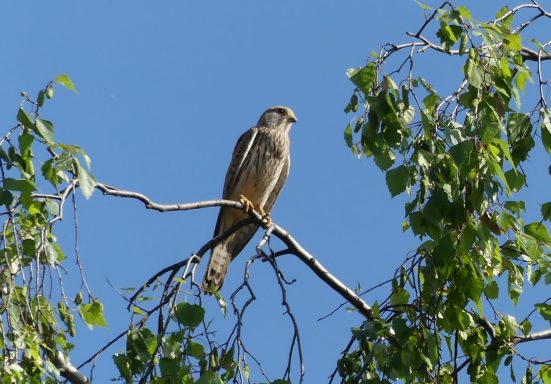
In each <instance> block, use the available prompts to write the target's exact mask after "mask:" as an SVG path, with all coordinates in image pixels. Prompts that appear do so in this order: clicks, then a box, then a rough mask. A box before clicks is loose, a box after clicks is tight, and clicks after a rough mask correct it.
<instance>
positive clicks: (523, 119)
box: [507, 113, 532, 144]
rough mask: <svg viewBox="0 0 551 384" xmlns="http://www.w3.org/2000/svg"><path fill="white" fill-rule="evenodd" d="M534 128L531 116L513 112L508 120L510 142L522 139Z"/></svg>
mask: <svg viewBox="0 0 551 384" xmlns="http://www.w3.org/2000/svg"><path fill="white" fill-rule="evenodd" d="M531 129H532V124H531V123H530V116H529V115H528V114H526V113H511V114H509V118H508V120H507V133H508V135H509V143H511V144H513V143H514V142H516V141H518V140H521V139H522V138H523V137H524V136H526V134H529V133H530V131H531Z"/></svg>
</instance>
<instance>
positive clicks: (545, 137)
mask: <svg viewBox="0 0 551 384" xmlns="http://www.w3.org/2000/svg"><path fill="white" fill-rule="evenodd" d="M544 116H545V117H544V120H543V123H542V124H541V141H542V143H543V146H544V148H545V150H546V151H547V153H549V154H551V117H550V116H549V114H546V115H544Z"/></svg>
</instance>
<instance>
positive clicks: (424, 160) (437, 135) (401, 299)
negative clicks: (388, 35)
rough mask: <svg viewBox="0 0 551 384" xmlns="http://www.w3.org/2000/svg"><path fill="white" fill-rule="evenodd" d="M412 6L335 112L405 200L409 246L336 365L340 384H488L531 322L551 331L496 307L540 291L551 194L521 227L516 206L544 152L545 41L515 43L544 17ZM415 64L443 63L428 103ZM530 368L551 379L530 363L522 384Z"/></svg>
mask: <svg viewBox="0 0 551 384" xmlns="http://www.w3.org/2000/svg"><path fill="white" fill-rule="evenodd" d="M423 8H424V9H425V12H426V16H427V17H426V21H425V22H424V23H423V25H422V26H421V28H420V29H419V30H418V31H417V32H416V33H408V36H409V37H410V38H411V40H410V41H409V42H406V43H404V44H400V45H396V44H388V45H386V46H384V47H383V48H382V50H381V52H380V53H379V54H375V53H374V54H372V58H371V59H370V60H369V62H368V63H367V64H366V65H365V66H363V67H361V68H357V69H352V70H350V71H349V73H348V75H349V78H350V80H351V81H352V82H353V83H354V85H355V86H356V90H355V92H354V94H353V95H352V98H351V100H350V102H349V104H348V105H347V107H346V112H352V113H355V114H356V116H357V117H355V122H353V123H351V124H349V125H348V126H347V127H346V129H345V132H344V135H345V141H346V143H347V145H348V146H349V147H350V148H351V150H352V153H353V154H355V155H357V156H365V157H367V158H372V159H373V160H374V162H375V164H376V165H377V166H378V167H379V168H380V169H381V171H383V172H385V173H386V182H387V185H388V190H389V191H390V193H391V195H392V196H397V195H400V194H406V195H407V196H408V197H409V199H408V201H407V202H406V203H405V221H404V223H403V228H404V231H410V232H411V233H412V234H413V235H414V236H416V237H417V238H418V239H419V241H420V244H419V246H418V247H417V249H416V251H415V253H414V254H413V255H412V256H410V257H408V258H407V259H406V260H405V261H404V263H403V264H402V265H401V266H400V268H398V269H397V270H396V273H395V276H394V278H393V279H392V283H391V292H390V294H389V296H388V298H387V299H386V300H385V301H383V302H380V303H376V304H375V305H374V311H373V313H374V318H373V319H368V320H366V321H365V322H364V323H363V324H362V325H361V326H360V327H358V328H357V329H354V330H353V331H352V334H353V338H352V340H353V341H354V343H351V344H350V346H349V348H348V350H347V351H346V353H345V354H344V355H343V357H342V358H341V359H340V361H339V364H338V373H339V374H340V376H341V377H342V378H343V381H344V382H346V383H355V382H358V381H369V382H374V383H377V382H389V381H391V380H396V379H400V380H404V381H406V382H457V379H458V375H459V373H460V372H462V371H463V370H464V369H466V371H467V373H468V375H469V377H470V379H471V381H473V382H478V383H495V382H497V381H498V378H497V369H498V368H499V367H500V366H501V365H503V364H504V365H510V366H511V367H512V362H513V358H514V357H515V356H519V354H518V353H517V352H516V350H515V347H516V345H517V344H519V343H522V342H527V341H529V340H532V339H533V338H534V336H535V334H531V333H530V332H532V325H531V319H532V318H533V316H535V313H539V314H540V315H541V316H543V318H544V319H545V320H547V322H549V321H550V320H551V318H550V317H549V313H548V311H549V309H550V308H551V307H550V306H549V304H548V303H547V302H548V300H549V299H550V298H549V297H542V298H541V301H539V302H536V303H533V304H532V305H533V308H534V311H532V312H530V313H529V314H528V315H527V316H524V317H518V316H515V315H514V314H508V313H506V312H505V311H502V310H500V309H499V306H500V304H501V303H503V300H504V297H506V298H508V300H510V302H512V303H513V304H515V305H516V304H517V303H518V302H519V300H521V299H522V292H523V288H524V286H525V284H530V285H537V284H544V285H549V284H551V270H550V258H549V251H550V249H551V242H550V237H549V232H548V230H547V228H546V225H545V222H546V221H547V222H548V221H549V213H548V209H549V206H550V202H549V201H546V199H549V194H548V193H547V194H545V193H543V194H542V195H541V198H542V201H540V202H539V203H540V204H541V212H540V214H539V218H538V219H537V220H536V221H532V222H525V217H526V204H525V202H524V201H522V200H520V199H519V198H518V197H517V196H516V195H517V194H518V193H519V192H520V191H521V190H522V189H523V188H526V186H527V177H528V175H527V174H526V173H525V172H524V170H523V163H524V162H525V161H526V160H527V159H528V158H529V155H530V153H532V152H533V151H535V150H543V149H545V150H546V151H547V152H548V153H551V151H550V144H551V136H550V132H551V123H550V114H551V110H550V109H549V107H548V105H547V101H546V98H545V96H546V93H547V82H546V81H545V80H544V79H545V76H544V74H543V64H544V61H545V60H548V59H549V58H550V57H549V54H548V53H547V51H546V48H547V47H548V45H549V44H551V42H547V43H545V42H543V43H542V42H538V41H537V40H535V39H532V40H531V44H530V45H531V46H532V47H533V48H532V49H529V48H526V47H525V46H524V45H523V41H524V40H528V39H527V35H528V33H529V31H530V29H531V28H532V29H535V28H536V25H535V24H536V23H538V22H540V23H545V22H546V21H547V24H548V20H549V16H550V15H549V13H547V12H546V11H545V10H544V9H543V8H541V7H540V6H539V5H538V4H536V3H535V2H533V3H530V4H524V5H521V6H518V7H516V8H514V9H508V8H503V9H501V10H500V11H499V12H498V13H497V14H496V17H495V19H493V20H491V21H489V22H478V21H476V20H475V19H474V18H473V17H472V16H471V13H470V11H469V10H468V9H467V8H465V7H462V6H460V7H455V6H453V5H451V4H450V3H447V2H446V3H445V4H444V5H442V6H441V7H440V8H438V9H435V10H433V9H430V8H429V7H426V6H424V5H423ZM547 28H548V26H547ZM429 34H433V36H430V35H429ZM429 36H430V37H429ZM546 38H549V36H546ZM420 55H425V56H426V55H436V56H449V57H450V56H451V57H450V58H449V59H443V58H442V57H441V58H440V59H438V60H447V61H449V62H450V65H449V68H450V72H449V79H450V82H451V81H456V84H457V85H455V86H453V89H454V91H453V92H451V93H449V94H440V93H439V92H438V91H437V90H436V87H435V86H433V85H432V84H431V82H430V79H425V78H423V77H421V76H418V75H416V73H417V71H418V70H419V64H418V63H417V62H418V60H419V56H420ZM455 59H459V60H460V66H458V69H457V73H453V72H451V71H452V68H453V64H454V63H456V62H457V61H456V60H455ZM431 60H433V58H432V57H431ZM530 62H532V63H533V65H530ZM534 80H535V82H536V87H535V91H536V93H537V96H536V97H534V96H531V97H530V95H527V94H525V92H527V90H528V87H527V83H533V82H534ZM452 84H453V83H452ZM446 86H450V84H446ZM533 90H534V87H532V88H531V91H533ZM531 98H532V99H535V100H536V101H535V103H534V104H532V105H528V106H525V105H522V101H523V99H527V100H530V99H531ZM537 141H539V143H540V144H542V147H543V148H541V147H540V149H538V148H537V146H536V142H537ZM503 291H505V292H503ZM538 336H540V337H546V338H549V337H551V330H546V331H545V332H543V333H541V334H538ZM520 356H521V357H522V355H520ZM533 365H541V368H540V370H539V373H538V377H539V379H540V380H541V381H543V382H544V383H548V382H551V374H550V373H551V370H550V368H549V361H530V363H529V364H528V365H527V370H526V374H525V376H524V379H523V380H524V382H532V380H535V379H536V377H535V376H534V374H533V373H532V366H533ZM511 372H512V374H513V371H512V370H511Z"/></svg>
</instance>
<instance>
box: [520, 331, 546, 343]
mask: <svg viewBox="0 0 551 384" xmlns="http://www.w3.org/2000/svg"><path fill="white" fill-rule="evenodd" d="M545 339H551V329H546V330H545V331H539V332H534V333H530V334H528V335H526V336H519V337H516V338H515V339H514V343H515V344H521V343H527V342H529V341H534V340H545Z"/></svg>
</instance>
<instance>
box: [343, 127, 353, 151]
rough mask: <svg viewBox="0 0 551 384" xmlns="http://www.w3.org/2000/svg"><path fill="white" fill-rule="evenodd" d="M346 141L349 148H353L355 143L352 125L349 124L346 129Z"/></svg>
mask: <svg viewBox="0 0 551 384" xmlns="http://www.w3.org/2000/svg"><path fill="white" fill-rule="evenodd" d="M344 141H345V142H346V145H347V146H348V148H352V145H353V144H354V143H353V142H352V126H351V125H350V123H348V125H347V126H346V128H345V129H344Z"/></svg>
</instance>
